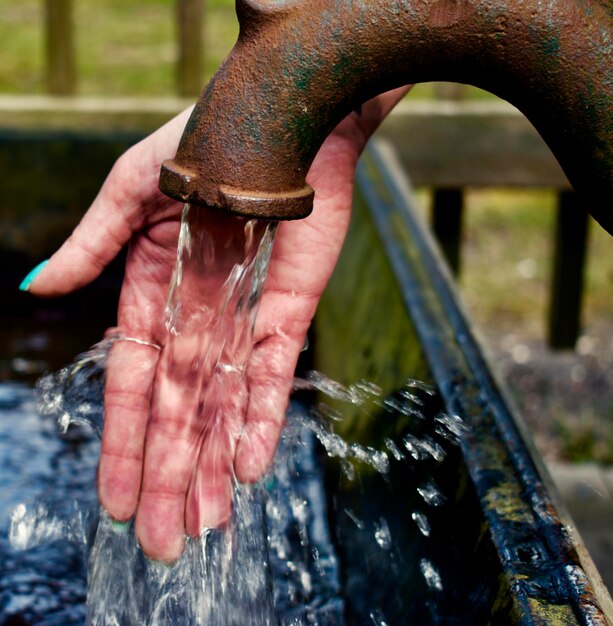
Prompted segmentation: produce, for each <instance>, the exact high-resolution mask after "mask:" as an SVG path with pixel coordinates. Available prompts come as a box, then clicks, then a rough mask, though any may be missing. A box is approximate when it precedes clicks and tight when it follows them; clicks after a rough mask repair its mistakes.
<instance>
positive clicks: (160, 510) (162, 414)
mask: <svg viewBox="0 0 613 626" xmlns="http://www.w3.org/2000/svg"><path fill="white" fill-rule="evenodd" d="M198 348H199V346H198V345H197V342H190V341H186V340H184V339H183V338H182V337H180V336H179V337H173V338H172V340H171V341H170V343H169V344H167V346H166V347H165V349H164V351H163V353H162V356H161V359H160V364H159V366H158V372H157V376H156V382H155V390H154V394H153V401H152V405H151V418H150V421H149V425H148V428H147V437H146V444H145V462H144V467H143V480H142V486H141V493H140V499H139V503H138V509H137V512H136V524H135V528H136V535H137V537H138V540H139V542H140V544H141V547H142V549H143V551H144V552H145V554H147V555H148V556H150V557H151V558H154V559H157V560H161V561H166V562H172V561H174V560H176V559H177V558H178V557H179V556H180V554H181V551H182V549H183V543H184V534H185V497H186V493H187V488H188V485H189V481H190V478H191V475H192V472H193V468H194V466H195V464H196V460H197V454H198V451H199V447H200V432H199V429H198V424H197V420H196V417H197V414H198V404H199V395H200V394H199V384H200V383H199V381H200V373H201V372H200V370H199V369H198V368H194V367H192V364H193V363H194V362H195V360H194V359H195V355H197V351H198Z"/></svg>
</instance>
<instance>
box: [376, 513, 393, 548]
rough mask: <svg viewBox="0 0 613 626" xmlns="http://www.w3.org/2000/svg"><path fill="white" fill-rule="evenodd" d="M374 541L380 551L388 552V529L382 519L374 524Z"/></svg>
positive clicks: (390, 543) (390, 542)
mask: <svg viewBox="0 0 613 626" xmlns="http://www.w3.org/2000/svg"><path fill="white" fill-rule="evenodd" d="M375 541H376V542H377V544H379V547H380V548H381V549H382V550H389V549H390V548H391V546H392V537H391V534H390V529H389V526H388V525H387V521H386V520H385V519H384V518H383V517H382V518H381V519H380V520H379V521H378V522H377V523H375Z"/></svg>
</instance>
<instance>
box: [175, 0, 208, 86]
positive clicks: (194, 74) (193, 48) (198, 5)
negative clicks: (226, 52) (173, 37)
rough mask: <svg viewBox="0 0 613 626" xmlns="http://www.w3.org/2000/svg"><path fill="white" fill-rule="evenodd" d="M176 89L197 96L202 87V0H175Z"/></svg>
mask: <svg viewBox="0 0 613 626" xmlns="http://www.w3.org/2000/svg"><path fill="white" fill-rule="evenodd" d="M177 26H178V28H177V34H178V37H179V58H178V60H177V89H178V92H179V95H180V96H197V95H198V94H199V93H200V92H201V91H202V88H203V86H204V0H177Z"/></svg>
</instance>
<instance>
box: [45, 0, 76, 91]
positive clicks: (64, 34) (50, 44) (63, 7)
mask: <svg viewBox="0 0 613 626" xmlns="http://www.w3.org/2000/svg"><path fill="white" fill-rule="evenodd" d="M45 43H46V72H47V74H46V82H47V91H48V92H49V93H50V94H53V95H56V96H65V95H71V94H73V93H74V92H75V88H76V83H77V72H76V64H75V47H74V28H73V5H72V0H45Z"/></svg>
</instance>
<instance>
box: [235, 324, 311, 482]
mask: <svg viewBox="0 0 613 626" xmlns="http://www.w3.org/2000/svg"><path fill="white" fill-rule="evenodd" d="M303 344H304V332H299V333H298V334H297V335H294V336H288V335H284V334H273V335H271V336H269V337H267V338H266V339H264V340H263V341H260V342H259V343H258V344H257V345H256V346H255V347H254V350H253V354H252V357H251V360H250V364H249V369H248V381H249V406H248V409H247V416H246V421H245V425H244V427H243V431H242V433H241V436H240V439H239V441H238V446H237V450H236V455H235V458H234V471H235V474H236V478H237V479H238V480H239V481H241V482H247V483H250V482H255V481H257V480H259V479H260V478H261V477H262V475H263V474H264V473H265V472H266V470H267V468H268V466H269V465H270V464H271V462H272V459H273V457H274V454H275V450H276V448H277V442H278V440H279V436H280V434H281V429H282V428H283V424H284V423H285V411H286V410H287V405H288V401H289V400H288V398H289V394H290V392H291V389H292V384H293V380H294V369H295V367H296V362H297V361H298V356H299V354H300V351H301V350H302V346H303Z"/></svg>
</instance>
